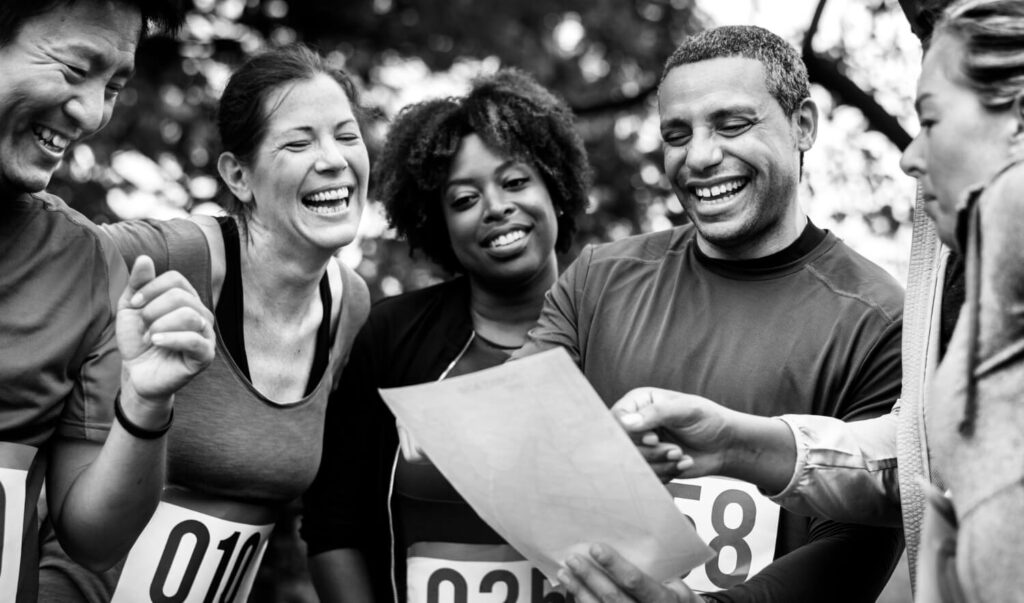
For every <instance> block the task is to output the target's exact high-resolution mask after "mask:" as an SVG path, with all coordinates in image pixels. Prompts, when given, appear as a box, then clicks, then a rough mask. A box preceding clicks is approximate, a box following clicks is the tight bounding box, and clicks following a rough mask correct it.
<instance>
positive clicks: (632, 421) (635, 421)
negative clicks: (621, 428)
mask: <svg viewBox="0 0 1024 603" xmlns="http://www.w3.org/2000/svg"><path fill="white" fill-rule="evenodd" d="M643 420H644V418H643V417H641V416H640V415H639V414H637V413H635V412H631V413H629V414H626V415H622V416H620V417H619V422H620V423H622V424H623V425H625V426H626V427H636V426H637V425H639V424H640V423H641V422H643Z"/></svg>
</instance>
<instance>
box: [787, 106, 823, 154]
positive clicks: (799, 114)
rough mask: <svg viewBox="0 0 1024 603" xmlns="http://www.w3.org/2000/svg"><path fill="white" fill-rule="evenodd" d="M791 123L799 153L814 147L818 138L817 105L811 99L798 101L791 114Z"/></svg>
mask: <svg viewBox="0 0 1024 603" xmlns="http://www.w3.org/2000/svg"><path fill="white" fill-rule="evenodd" d="M791 119H792V123H793V129H794V132H795V134H796V142H797V148H799V149H800V152H801V153H802V152H804V151H808V150H810V148H811V147H813V146H814V141H815V140H816V139H817V137H818V105H817V103H815V102H814V101H813V100H812V99H811V97H807V98H805V99H804V100H802V101H800V105H799V106H798V107H797V108H796V111H794V112H793V117H792V118H791Z"/></svg>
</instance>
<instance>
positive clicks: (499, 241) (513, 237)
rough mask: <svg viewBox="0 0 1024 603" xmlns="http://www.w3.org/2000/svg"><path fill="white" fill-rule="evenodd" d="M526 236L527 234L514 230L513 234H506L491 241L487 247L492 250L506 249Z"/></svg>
mask: <svg viewBox="0 0 1024 603" xmlns="http://www.w3.org/2000/svg"><path fill="white" fill-rule="evenodd" d="M525 236H526V233H525V232H523V231H522V230H513V231H512V232H506V233H505V234H503V235H501V236H498V237H495V238H493V239H491V241H490V242H489V243H488V244H487V246H488V247H490V248H492V249H493V248H495V247H504V246H506V245H511V244H512V243H515V242H516V241H518V240H519V239H521V238H523V237H525Z"/></svg>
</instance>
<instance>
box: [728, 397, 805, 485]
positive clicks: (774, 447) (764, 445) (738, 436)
mask: <svg viewBox="0 0 1024 603" xmlns="http://www.w3.org/2000/svg"><path fill="white" fill-rule="evenodd" d="M727 412H728V413H729V416H730V418H729V425H730V430H729V434H730V435H729V438H728V440H729V446H728V448H727V450H726V452H725V456H724V459H723V467H722V469H723V471H722V473H723V475H725V476H727V477H732V478H735V479H740V480H743V481H746V482H750V483H752V484H754V485H755V486H757V487H758V488H761V489H762V490H765V491H766V492H780V491H782V489H783V488H785V487H786V485H787V484H789V483H790V481H791V480H792V478H793V469H794V467H795V466H796V461H797V447H796V442H795V440H794V438H793V432H792V430H790V428H789V427H788V426H787V425H786V424H785V423H783V422H782V421H779V420H778V419H774V418H770V417H761V416H757V415H750V414H746V413H741V412H734V411H727Z"/></svg>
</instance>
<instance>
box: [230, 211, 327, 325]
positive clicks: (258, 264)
mask: <svg viewBox="0 0 1024 603" xmlns="http://www.w3.org/2000/svg"><path fill="white" fill-rule="evenodd" d="M242 237H243V238H242V245H241V258H240V259H241V270H242V288H243V291H244V294H245V298H246V299H251V300H252V301H253V302H254V304H255V305H254V306H251V307H254V308H261V309H262V311H264V312H270V313H273V314H275V315H283V316H291V317H293V318H294V319H295V320H299V319H301V317H303V316H305V314H306V311H307V309H308V308H309V306H310V302H311V300H316V299H319V297H318V295H319V294H318V287H319V284H320V279H321V278H322V277H323V274H324V271H325V270H326V269H327V263H328V262H329V261H330V258H331V254H330V253H327V252H324V253H319V254H311V253H309V250H308V249H302V250H299V249H296V248H295V247H294V246H289V245H284V244H282V243H281V242H280V241H279V240H278V238H277V237H274V236H272V235H271V234H270V233H268V232H267V231H265V230H263V229H260V228H259V227H258V226H257V225H254V224H253V223H252V222H250V223H249V232H248V236H246V235H244V234H243V235H242ZM246 305H247V306H248V304H246Z"/></svg>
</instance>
